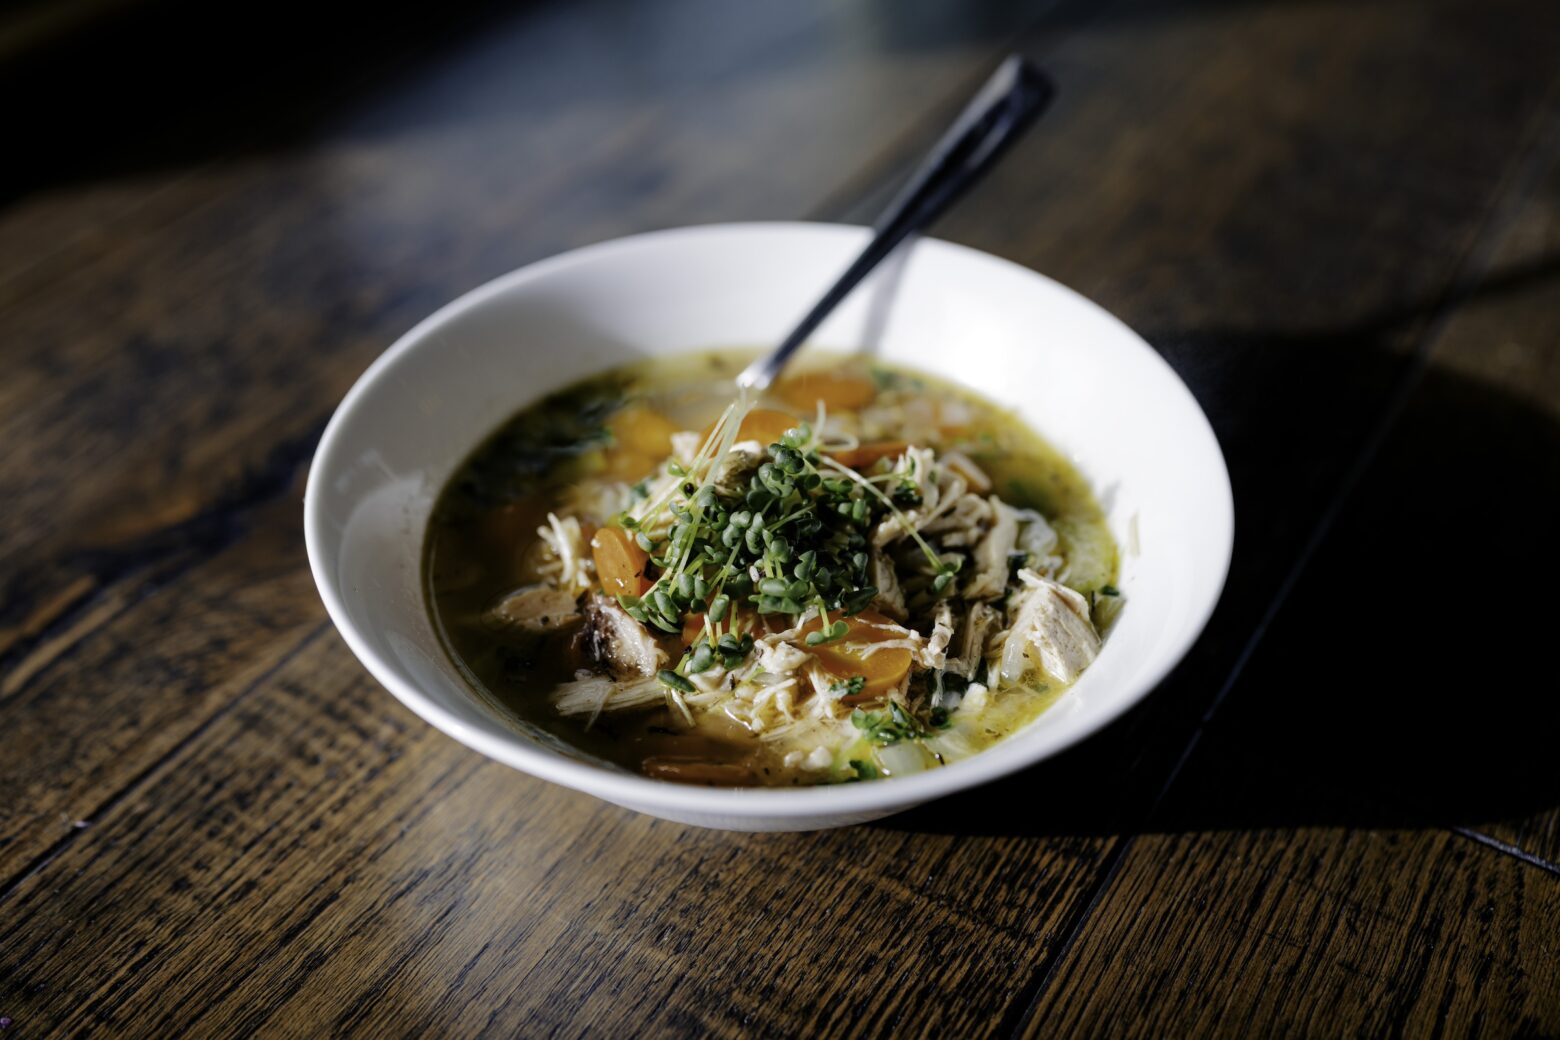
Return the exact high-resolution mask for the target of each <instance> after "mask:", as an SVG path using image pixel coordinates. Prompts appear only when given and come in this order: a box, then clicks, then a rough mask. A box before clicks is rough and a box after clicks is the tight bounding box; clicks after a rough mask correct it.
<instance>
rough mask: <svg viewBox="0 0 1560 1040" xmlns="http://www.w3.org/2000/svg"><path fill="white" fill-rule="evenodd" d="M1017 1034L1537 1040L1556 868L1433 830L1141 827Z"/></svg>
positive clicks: (1551, 984) (1553, 1016)
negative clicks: (1499, 1039)
mask: <svg viewBox="0 0 1560 1040" xmlns="http://www.w3.org/2000/svg"><path fill="white" fill-rule="evenodd" d="M1112 891H1113V895H1112V897H1111V898H1109V899H1108V900H1106V901H1105V902H1104V903H1103V904H1102V905H1101V906H1100V907H1099V908H1098V909H1097V910H1096V911H1095V913H1094V914H1093V915H1092V916H1091V922H1092V923H1091V925H1090V927H1089V928H1088V929H1086V930H1085V931H1084V932H1083V933H1082V936H1081V938H1080V939H1079V941H1078V944H1077V946H1076V947H1075V948H1073V949H1072V950H1071V951H1070V952H1069V955H1068V957H1067V958H1066V960H1065V961H1064V963H1063V964H1062V965H1061V966H1060V968H1059V969H1058V970H1057V972H1056V974H1055V976H1054V977H1053V978H1051V979H1050V980H1049V982H1048V985H1047V986H1046V988H1045V991H1044V993H1043V994H1042V995H1041V999H1040V1000H1039V1001H1038V1002H1037V1003H1036V1005H1035V1006H1034V1007H1033V1009H1032V1010H1031V1012H1030V1015H1029V1018H1028V1021H1027V1028H1026V1031H1025V1035H1027V1036H1058V1035H1063V1036H1109V1037H1134V1036H1143V1037H1157V1036H1165V1035H1170V1034H1174V1035H1188V1036H1232V1037H1237V1036H1238V1037H1245V1036H1277V1035H1283V1036H1335V1035H1338V1034H1340V1033H1349V1034H1358V1035H1362V1036H1386V1035H1400V1036H1476V1035H1492V1036H1548V1035H1552V1034H1554V1033H1555V1032H1556V1031H1557V1030H1560V957H1557V956H1556V953H1557V952H1560V951H1557V949H1556V940H1555V930H1554V927H1553V923H1554V921H1555V920H1556V915H1557V914H1560V876H1556V875H1555V874H1552V873H1549V872H1547V871H1542V870H1536V869H1534V868H1532V867H1529V866H1527V865H1525V864H1523V863H1521V862H1519V861H1517V860H1515V859H1512V858H1511V857H1508V856H1503V855H1501V854H1500V853H1497V852H1494V851H1492V850H1490V849H1487V848H1484V847H1483V846H1480V845H1478V844H1475V843H1474V842H1471V841H1468V840H1467V839H1464V838H1461V837H1458V836H1456V835H1452V834H1447V833H1444V832H1443V833H1435V832H1422V833H1405V832H1393V831H1383V832H1361V831H1348V830H1342V829H1308V828H1307V829H1298V830H1290V831H1282V832H1274V831H1262V830H1254V831H1246V832H1240V833H1229V832H1219V831H1210V832H1207V833H1201V834H1168V835H1160V834H1154V835H1146V836H1144V837H1141V838H1139V839H1137V840H1136V841H1135V842H1134V843H1133V844H1132V847H1131V849H1130V850H1129V851H1128V853H1127V855H1126V857H1125V859H1124V861H1123V862H1122V865H1121V868H1120V872H1119V874H1118V876H1117V878H1116V879H1115V882H1114V884H1113V886H1112Z"/></svg>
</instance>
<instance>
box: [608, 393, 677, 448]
mask: <svg viewBox="0 0 1560 1040" xmlns="http://www.w3.org/2000/svg"><path fill="white" fill-rule="evenodd" d="M607 429H609V430H611V431H612V439H613V442H614V443H615V445H616V447H617V448H618V449H619V450H622V451H628V452H636V453H638V454H640V455H649V456H650V457H651V458H653V459H655V460H656V461H660V460H661V459H664V458H666V456H667V455H669V454H671V451H672V434H674V433H676V432H677V430H678V426H677V424H676V423H674V422H672V420H670V419H668V418H667V417H666V416H664V415H662V414H661V413H660V412H658V411H656V410H655V409H654V408H648V407H646V406H645V405H642V404H630V405H625V406H624V407H622V408H620V409H618V410H617V411H616V412H615V413H614V414H613V416H612V418H610V419H608V420H607Z"/></svg>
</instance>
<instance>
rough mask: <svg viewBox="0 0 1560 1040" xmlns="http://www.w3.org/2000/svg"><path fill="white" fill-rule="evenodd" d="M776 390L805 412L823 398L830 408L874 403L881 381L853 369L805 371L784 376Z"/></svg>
mask: <svg viewBox="0 0 1560 1040" xmlns="http://www.w3.org/2000/svg"><path fill="white" fill-rule="evenodd" d="M775 392H776V393H777V394H779V395H780V396H781V397H783V398H784V399H785V400H786V401H788V402H790V403H791V404H793V405H795V406H796V407H798V408H800V409H801V410H802V411H804V412H810V411H812V410H813V409H814V408H816V407H818V402H820V401H822V402H823V405H824V407H825V408H828V409H837V408H849V409H857V408H861V407H863V406H865V405H868V404H871V403H872V399H873V398H874V397H876V396H877V384H876V383H874V382H873V381H872V377H871V376H865V375H857V374H855V373H853V372H829V371H823V372H802V373H799V374H797V375H794V376H791V377H790V378H788V379H784V380H782V381H781V382H780V384H779V385H778V386H776V387H775Z"/></svg>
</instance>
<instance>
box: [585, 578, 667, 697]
mask: <svg viewBox="0 0 1560 1040" xmlns="http://www.w3.org/2000/svg"><path fill="white" fill-rule="evenodd" d="M579 638H580V649H581V650H582V651H584V653H585V656H586V657H588V658H590V659H591V660H593V661H596V662H598V663H600V664H602V665H604V666H605V667H606V668H607V669H608V670H610V671H611V672H612V674H613V675H615V676H619V677H626V676H635V675H640V676H646V675H652V676H653V675H654V674H655V673H656V672H657V671H658V670H659V669H660V668H661V666H662V665H664V664H665V663H666V651H664V650H662V649H661V648H660V647H659V646H657V645H656V641H655V639H653V638H652V637H651V635H650V633H649V632H647V631H646V630H645V628H644V626H643V625H641V624H640V623H639V622H637V621H635V620H634V619H633V618H631V617H629V616H628V614H627V613H626V612H625V611H624V610H623V608H622V607H620V606H618V605H617V601H616V600H613V599H611V598H610V597H607V596H602V595H595V596H592V597H591V598H590V599H588V600H586V601H585V627H584V628H583V629H581V630H580V636H579Z"/></svg>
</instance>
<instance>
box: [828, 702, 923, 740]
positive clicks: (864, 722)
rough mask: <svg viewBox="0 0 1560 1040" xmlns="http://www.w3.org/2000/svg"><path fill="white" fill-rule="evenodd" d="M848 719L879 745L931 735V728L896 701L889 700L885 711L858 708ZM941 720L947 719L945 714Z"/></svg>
mask: <svg viewBox="0 0 1560 1040" xmlns="http://www.w3.org/2000/svg"><path fill="white" fill-rule="evenodd" d="M850 721H851V725H853V726H855V727H856V728H857V729H859V730H861V732H862V733H863V734H864V735H865V736H866V738H867V739H868V740H869V741H871V742H872V743H874V744H877V745H878V746H879V747H888V746H889V745H890V744H898V743H899V742H900V741H903V740H922V739H924V738H926V737H929V736H931V735H932V732H931V730H929V729H927V728H926V727H925V726H923V725H921V723H920V722H919V721H918V720H917V719H916V717H915V716H914V715H911V714H910V713H909V712H908V711H906V710H905V709H904V708H903V707H902V706H901V705H900V704H899V702H898V701H889V702H888V711H886V712H876V711H862V710H860V709H859V708H858V709H857V710H856V711H853V712H851V713H850ZM943 721H944V722H946V721H947V716H946V714H944V717H943Z"/></svg>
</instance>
